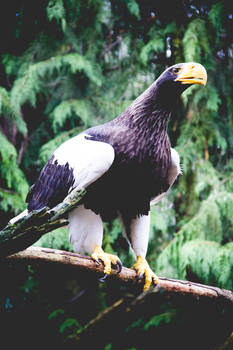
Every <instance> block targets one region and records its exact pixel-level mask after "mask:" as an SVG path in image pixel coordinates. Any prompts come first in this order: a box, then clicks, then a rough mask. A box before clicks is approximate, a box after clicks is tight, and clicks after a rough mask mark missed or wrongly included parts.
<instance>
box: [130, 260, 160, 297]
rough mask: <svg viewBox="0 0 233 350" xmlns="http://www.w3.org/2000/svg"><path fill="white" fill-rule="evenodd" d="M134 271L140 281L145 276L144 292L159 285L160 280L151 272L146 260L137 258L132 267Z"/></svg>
mask: <svg viewBox="0 0 233 350" xmlns="http://www.w3.org/2000/svg"><path fill="white" fill-rule="evenodd" d="M132 269H134V270H136V272H137V277H138V279H141V278H142V277H143V276H144V277H145V283H144V288H143V289H144V291H145V290H147V289H149V288H150V286H151V284H153V285H158V284H159V278H158V277H157V276H156V274H155V273H154V272H153V271H152V270H151V268H150V266H149V264H148V262H147V261H146V259H145V258H143V257H141V256H137V261H136V263H135V264H134V265H133V266H132Z"/></svg>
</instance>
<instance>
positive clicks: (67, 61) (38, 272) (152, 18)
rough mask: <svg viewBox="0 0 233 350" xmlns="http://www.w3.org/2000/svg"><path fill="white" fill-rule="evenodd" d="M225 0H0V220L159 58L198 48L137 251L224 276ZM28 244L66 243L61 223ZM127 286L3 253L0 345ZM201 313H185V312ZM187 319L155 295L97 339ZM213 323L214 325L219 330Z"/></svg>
mask: <svg viewBox="0 0 233 350" xmlns="http://www.w3.org/2000/svg"><path fill="white" fill-rule="evenodd" d="M232 7H233V6H232V2H231V1H227V0H222V1H211V0H183V1H182V0H177V1H167V0H37V1H30V0H18V1H16V0H15V1H13V0H9V1H8V2H5V1H4V2H2V3H1V5H0V17H1V18H0V42H1V45H0V55H1V56H0V145H1V147H0V198H1V202H0V215H1V227H3V226H5V225H6V223H7V222H8V220H9V219H10V218H11V217H13V216H15V215H16V214H18V213H19V212H21V211H22V210H23V209H24V208H25V197H26V194H27V191H28V189H29V186H30V185H31V184H32V183H33V182H34V181H35V179H36V177H37V176H38V174H39V171H40V169H41V168H42V166H43V165H44V164H45V162H46V161H47V160H48V158H49V157H50V155H51V154H52V152H53V151H54V150H55V148H56V147H57V146H58V145H60V144H61V143H62V142H64V141H65V140H66V139H68V138H70V137H72V136H73V135H76V134H77V133H79V132H80V131H82V130H83V129H85V128H87V127H90V126H93V125H96V124H99V123H103V122H105V121H108V120H111V119H113V118H114V117H115V116H117V115H118V114H119V113H120V112H121V111H123V110H124V109H125V108H126V107H127V106H128V105H129V104H130V103H131V102H132V101H133V100H134V99H135V98H136V97H137V96H138V95H139V94H140V93H141V92H143V91H144V90H145V89H146V88H147V87H148V86H149V85H150V84H151V83H152V82H153V81H154V80H155V79H156V77H157V76H158V75H159V74H160V73H161V72H162V71H163V70H164V69H165V68H166V67H168V66H170V65H173V64H175V63H178V62H184V61H196V62H199V63H201V64H203V65H204V66H205V68H206V70H207V73H208V82H207V85H206V87H204V88H203V87H200V86H193V87H191V88H189V89H188V90H187V91H186V92H185V93H184V94H183V96H182V99H181V100H180V105H179V109H178V110H177V115H176V118H175V119H173V120H171V121H170V124H169V130H168V132H169V136H170V139H171V143H172V146H173V147H175V148H176V149H177V151H178V152H179V154H180V157H181V163H182V169H183V175H182V176H181V177H180V178H179V180H178V181H177V182H176V184H175V185H173V189H172V190H171V191H170V192H169V194H168V196H167V197H166V198H165V199H163V200H162V202H161V203H159V204H158V205H156V206H155V207H153V208H152V223H151V230H150V242H149V249H148V261H149V263H150V266H151V267H152V268H153V269H154V270H155V271H156V273H157V274H158V275H160V276H166V277H171V278H179V279H189V280H192V281H196V282H200V283H205V284H209V285H213V286H218V287H220V288H227V289H230V290H233V223H232V218H233V175H232V173H233V159H232V155H233V133H232V131H233V117H232V112H233V101H232V91H233V74H232V71H233V40H232V32H233V31H232V28H233V8H232ZM74 152H75V150H74ZM105 232H106V234H105V236H104V249H105V250H106V251H108V252H115V253H117V254H118V255H119V256H120V258H121V260H122V262H123V264H124V265H125V266H131V264H133V256H132V254H131V252H130V251H129V247H128V245H127V243H126V241H125V240H124V239H123V237H122V235H121V228H120V226H119V223H118V222H117V221H115V222H113V223H111V224H106V225H105ZM37 245H39V246H45V247H52V248H58V249H66V250H71V247H70V245H69V242H68V237H67V228H61V229H58V230H56V231H54V232H51V233H49V234H47V235H45V236H44V237H42V238H41V240H40V241H39V242H38V243H37ZM83 288H84V289H85V292H84V293H83V295H82V296H80V298H74V297H75V295H77V293H79V291H83V290H84V289H83ZM125 293H127V291H126V290H125V289H124V286H121V287H118V288H116V286H115V285H113V284H112V283H111V282H109V281H107V282H106V283H105V284H98V283H97V282H95V281H94V282H93V281H91V282H90V281H89V282H88V281H85V280H84V281H81V282H80V281H79V280H77V279H75V274H73V275H69V274H67V273H61V271H59V270H58V271H54V270H51V269H46V270H45V269H43V268H39V267H37V268H34V267H22V266H17V267H16V266H12V265H7V266H4V268H3V267H1V288H0V308H1V313H0V321H1V324H2V325H4V328H3V327H1V330H2V332H3V335H5V338H6V342H8V344H9V346H10V345H11V342H12V344H13V342H15V341H16V342H18V344H19V345H20V344H21V345H20V346H26V345H27V346H29V345H30V341H29V338H28V334H29V332H30V334H31V336H32V337H34V342H36V343H37V345H43V344H44V343H47V344H50V341H51V344H53V346H59V345H61V344H63V342H64V341H65V339H66V338H67V336H69V335H71V334H73V332H75V331H77V330H79V331H80V330H81V329H82V327H83V326H84V325H85V324H86V323H87V322H88V321H89V320H90V319H91V318H92V317H94V316H95V315H97V314H98V313H99V312H101V311H102V310H104V309H105V308H106V307H107V306H108V305H111V304H112V303H113V302H114V301H116V300H118V299H119V298H120V297H122V296H123V295H124V294H125ZM81 294H82V293H81ZM72 298H74V299H72ZM220 314H224V310H221V312H220ZM202 316H203V315H202ZM202 316H200V314H196V315H194V314H193V315H192V317H193V320H195V321H197V322H199V321H200V318H202ZM212 316H213V315H212ZM214 317H219V315H218V316H217V314H216V315H215V316H213V318H214ZM187 325H189V327H187ZM191 325H192V322H191V319H190V318H189V316H188V314H187V311H186V313H185V311H184V310H183V309H182V308H179V309H177V308H174V307H172V306H171V305H170V306H169V305H165V306H163V308H161V309H160V310H159V313H158V314H156V315H154V316H153V317H152V318H151V317H150V318H149V317H146V316H145V317H143V318H141V319H139V320H135V323H133V324H132V325H130V326H129V327H128V328H127V329H126V330H125V332H124V334H121V337H120V338H121V339H118V340H113V341H112V342H110V343H109V344H106V346H105V350H111V349H131V350H132V349H147V346H148V348H149V347H150V345H149V344H151V343H150V342H152V343H153V342H154V341H156V342H157V341H158V339H160V340H161V341H164V342H165V343H164V344H166V342H168V339H166V338H167V337H166V334H172V337H174V338H173V340H174V339H175V340H177V341H178V340H180V339H181V338H182V337H183V338H182V339H185V334H186V337H188V335H190V338H191V337H192V336H193V335H192V332H193V329H192V330H190V327H193V326H191ZM112 326H113V327H117V326H116V325H114V324H113V325H112ZM224 327H225V326H224ZM226 327H227V326H226ZM200 328H201V327H200ZM205 331H206V330H205V329H204V330H203V332H205ZM212 331H213V329H212ZM224 331H226V329H225V330H223V329H222V330H219V329H218V332H220V333H221V332H223V338H224V334H225V333H224ZM167 332H168V333H167ZM169 332H170V333H169ZM179 332H180V333H179ZM177 334H179V335H180V338H179V336H177V337H176V336H175V335H177ZM197 334H198V333H197ZM12 335H14V336H12ZM1 337H2V335H1ZM156 339H157V340H156ZM175 340H174V344H176V343H175ZM192 341H193V339H192ZM208 341H209V343H208V342H207V343H206V344H204V343H205V341H204V338H203V340H202V341H201V344H199V347H198V349H217V348H215V346H216V342H215V339H214V337H213V339H212V342H211V341H210V339H208ZM119 342H120V343H119ZM145 342H148V343H147V344H148V345H145ZM194 343H195V342H194ZM119 344H120V345H119ZM190 346H191V345H190ZM202 346H203V347H202ZM8 348H10V347H8ZM168 348H169V347H168ZM184 348H185V347H184ZM191 348H192V347H189V349H191ZM194 348H195V347H194ZM196 348H197V347H196ZM161 349H166V346H165V345H164V347H161ZM179 349H183V348H182V346H181V345H180V346H179ZM229 349H230V348H229Z"/></svg>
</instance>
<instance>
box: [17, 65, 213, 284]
mask: <svg viewBox="0 0 233 350" xmlns="http://www.w3.org/2000/svg"><path fill="white" fill-rule="evenodd" d="M206 81H207V74H206V70H205V68H204V67H203V66H202V65H201V64H198V63H193V62H189V63H180V64H176V65H174V66H172V67H169V68H168V69H166V70H165V71H164V72H163V73H162V74H161V75H160V76H159V77H158V79H157V80H156V81H155V82H154V83H153V84H152V85H151V86H150V87H149V88H148V89H147V90H146V91H145V92H144V93H142V94H141V95H140V96H139V97H138V98H137V99H136V100H135V101H134V102H133V103H132V104H131V105H130V106H129V107H128V108H127V109H126V110H125V111H124V112H123V113H121V114H120V115H119V116H118V117H117V118H115V119H114V120H112V121H110V122H108V123H105V124H103V125H99V126H95V127H92V128H90V129H87V130H86V131H84V132H82V133H80V134H79V135H77V136H75V137H73V138H71V139H70V140H68V141H66V142H65V143H63V144H62V145H61V146H60V147H59V148H58V149H57V150H56V151H55V152H54V154H53V155H52V157H51V158H50V160H49V161H48V163H47V164H46V165H45V166H44V168H43V169H42V171H41V173H40V175H39V177H38V179H37V180H36V182H35V184H34V185H33V186H32V187H31V189H30V192H29V194H28V196H27V199H26V201H27V203H28V209H27V211H25V212H24V213H23V215H26V214H27V213H28V212H30V211H32V210H35V209H40V208H42V207H45V206H48V207H51V208H52V207H54V206H55V205H56V204H58V203H60V202H62V201H63V199H64V198H65V197H66V196H67V194H68V193H69V192H70V191H71V190H73V189H77V190H79V189H86V194H85V196H84V198H83V200H82V204H81V205H80V206H78V207H77V208H76V209H74V210H72V211H71V212H70V213H69V218H68V219H69V239H70V242H71V243H72V245H73V248H74V251H75V252H78V253H88V254H90V255H91V257H92V258H93V259H94V260H95V261H96V262H99V261H101V262H102V263H103V264H104V272H105V273H106V274H110V272H111V265H119V266H121V263H120V260H119V258H118V257H117V256H116V255H112V254H107V253H105V252H104V251H103V250H102V248H101V246H102V239H103V221H111V220H113V219H115V218H116V217H118V218H119V220H120V222H121V225H122V230H123V234H124V235H125V237H126V238H127V239H128V241H129V243H130V245H131V247H132V249H133V251H134V253H135V256H136V263H135V265H134V266H133V268H134V269H135V270H136V271H137V275H138V277H139V278H142V276H144V279H145V282H144V289H148V288H149V286H150V285H151V284H152V283H153V284H157V283H158V282H159V281H158V277H157V276H156V275H155V273H154V272H153V271H152V270H151V268H150V267H149V265H148V263H147V261H146V252H147V245H148V236H149V226H150V205H151V204H154V203H157V202H158V201H160V200H161V199H162V198H163V196H164V195H165V194H166V192H167V191H168V189H169V188H170V187H171V186H172V184H173V183H174V181H175V179H176V178H177V176H178V175H179V174H180V173H181V168H180V159H179V155H178V153H177V152H176V151H175V150H174V149H173V148H171V145H170V141H169V137H168V135H167V125H168V121H169V118H170V116H171V115H172V114H174V109H175V105H176V102H177V100H178V99H179V97H180V95H181V93H182V92H183V91H184V90H185V89H187V88H188V87H189V86H191V85H192V84H201V85H205V84H206Z"/></svg>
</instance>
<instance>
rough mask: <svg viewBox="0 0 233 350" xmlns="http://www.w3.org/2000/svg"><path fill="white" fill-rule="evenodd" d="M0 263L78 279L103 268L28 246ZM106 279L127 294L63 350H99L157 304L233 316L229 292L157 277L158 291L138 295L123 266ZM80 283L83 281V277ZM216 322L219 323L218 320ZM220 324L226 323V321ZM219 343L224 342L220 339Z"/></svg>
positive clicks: (64, 253) (157, 310)
mask: <svg viewBox="0 0 233 350" xmlns="http://www.w3.org/2000/svg"><path fill="white" fill-rule="evenodd" d="M2 262H10V263H17V264H18V263H24V264H32V265H33V264H35V265H37V266H38V265H39V266H41V265H42V264H43V265H45V266H46V264H47V265H49V266H58V267H59V268H63V270H64V269H65V270H66V269H67V271H68V270H70V271H71V270H73V271H75V272H77V274H76V276H77V278H79V274H78V273H79V272H80V273H82V274H83V273H84V274H85V277H87V274H89V275H90V274H91V275H92V276H94V278H95V279H96V278H99V277H101V276H102V275H103V265H102V264H97V263H96V262H94V261H93V260H92V259H91V258H90V257H88V256H82V255H79V254H75V253H71V252H67V251H62V250H56V249H49V248H40V247H30V248H28V249H26V250H24V251H21V252H19V253H16V254H13V255H11V256H8V257H7V258H4V259H2ZM110 279H112V281H114V280H115V282H116V281H118V282H120V283H121V284H123V285H126V287H127V293H125V296H124V298H121V299H119V300H118V301H116V302H115V303H114V304H113V305H111V306H110V307H108V308H107V309H105V310H104V311H103V312H101V313H100V314H98V315H97V316H96V317H95V318H93V319H92V320H91V321H90V322H89V323H87V324H86V325H85V326H84V327H83V328H82V329H77V330H76V331H75V332H74V333H73V334H72V335H71V336H69V338H68V339H67V342H66V348H67V349H69V350H71V349H72V350H73V349H76V348H77V345H78V346H79V348H81V349H82V348H87V347H89V346H90V347H91V346H92V344H93V342H94V344H95V347H96V349H103V348H104V346H105V345H106V344H107V343H108V342H111V341H112V340H113V339H118V338H119V334H121V333H122V332H124V331H125V329H126V328H127V327H128V326H129V325H130V324H132V323H133V322H135V320H137V319H139V318H141V317H144V316H145V315H146V316H147V317H149V316H150V317H152V316H155V315H158V314H160V313H161V312H163V309H161V307H162V306H161V305H164V303H166V304H169V305H173V306H175V307H181V308H186V309H187V312H188V310H189V311H190V312H191V313H192V312H193V311H192V310H196V309H197V308H199V310H200V315H201V314H202V313H204V315H207V316H208V314H209V311H210V310H213V311H214V312H215V311H216V310H223V309H225V310H227V312H225V314H227V315H229V314H230V315H232V314H233V293H232V292H231V291H229V290H224V289H220V288H217V287H212V286H207V285H203V284H199V283H193V282H189V281H181V280H176V279H168V278H164V277H160V278H159V279H160V287H159V288H157V287H155V288H150V289H149V291H147V292H143V293H141V291H142V281H138V280H137V277H136V272H135V271H134V270H132V269H129V268H126V267H123V268H122V271H121V272H120V273H117V271H116V270H114V269H112V273H111V275H110V276H109V277H108V280H110ZM80 280H83V275H82V278H80ZM131 291H132V292H131ZM210 315H211V313H210ZM219 315H221V313H219ZM210 317H211V316H210ZM219 317H220V316H219ZM219 320H220V321H221V322H222V319H221V318H219ZM220 321H219V322H220ZM224 322H228V323H229V321H226V320H225V321H224ZM110 325H112V326H111V327H110ZM106 330H107V332H106ZM122 334H123V333H122ZM216 336H217V335H216ZM227 336H229V333H227V331H226V336H225V338H226V337H227ZM221 340H222V341H224V339H221Z"/></svg>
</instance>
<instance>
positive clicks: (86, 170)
mask: <svg viewBox="0 0 233 350" xmlns="http://www.w3.org/2000/svg"><path fill="white" fill-rule="evenodd" d="M86 137H89V135H88V134H85V133H82V134H80V135H77V136H75V137H73V138H71V139H70V140H68V141H66V142H64V143H63V144H62V145H61V146H60V147H59V148H58V149H57V150H56V151H55V152H54V157H55V159H54V161H56V160H57V162H58V164H61V165H65V164H66V163H67V162H68V164H69V166H70V167H71V168H73V171H74V178H75V182H74V186H73V187H76V188H77V189H83V188H86V187H87V186H88V185H90V184H91V183H92V182H94V181H96V180H97V179H98V178H99V177H101V176H102V175H103V174H104V173H105V172H106V171H107V170H108V169H109V168H110V166H111V165H112V163H113V161H114V157H115V152H114V149H113V147H112V146H111V145H110V144H108V143H105V142H101V141H93V140H90V139H88V138H86Z"/></svg>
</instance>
